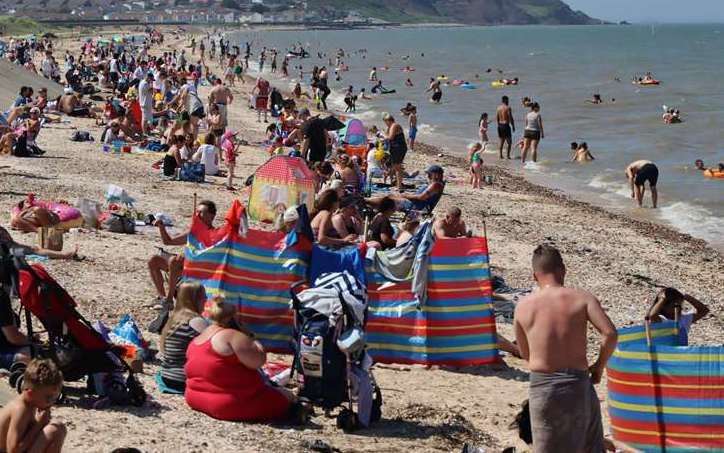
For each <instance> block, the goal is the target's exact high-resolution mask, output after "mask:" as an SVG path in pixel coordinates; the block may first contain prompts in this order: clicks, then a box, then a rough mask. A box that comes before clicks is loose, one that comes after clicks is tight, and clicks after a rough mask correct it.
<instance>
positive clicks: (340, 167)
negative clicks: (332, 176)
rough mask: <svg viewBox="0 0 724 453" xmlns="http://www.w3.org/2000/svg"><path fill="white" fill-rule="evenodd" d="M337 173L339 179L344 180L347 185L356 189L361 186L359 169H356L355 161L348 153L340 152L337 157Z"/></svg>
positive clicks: (343, 182)
mask: <svg viewBox="0 0 724 453" xmlns="http://www.w3.org/2000/svg"><path fill="white" fill-rule="evenodd" d="M337 173H338V174H339V179H341V180H342V184H344V186H345V187H352V188H354V189H355V190H356V189H359V187H360V179H359V175H358V174H357V171H356V170H355V166H354V163H352V160H351V159H350V158H349V156H348V155H346V154H340V155H339V157H337Z"/></svg>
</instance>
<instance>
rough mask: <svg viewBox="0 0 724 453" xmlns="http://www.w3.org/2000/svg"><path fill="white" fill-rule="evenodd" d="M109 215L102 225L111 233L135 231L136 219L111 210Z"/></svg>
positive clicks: (130, 232)
mask: <svg viewBox="0 0 724 453" xmlns="http://www.w3.org/2000/svg"><path fill="white" fill-rule="evenodd" d="M110 214H111V215H110V216H108V218H107V219H106V220H105V221H104V222H103V227H105V229H107V230H108V231H110V232H112V233H123V234H134V233H135V232H136V221H135V220H133V219H132V218H131V217H128V216H126V215H123V214H116V213H115V212H111V213H110Z"/></svg>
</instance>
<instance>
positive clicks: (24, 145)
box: [13, 132, 30, 157]
mask: <svg viewBox="0 0 724 453" xmlns="http://www.w3.org/2000/svg"><path fill="white" fill-rule="evenodd" d="M13 156H15V157H30V149H28V133H27V132H23V133H22V134H21V135H20V136H19V137H18V139H17V140H16V141H15V145H14V146H13Z"/></svg>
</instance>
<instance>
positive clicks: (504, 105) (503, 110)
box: [495, 96, 515, 159]
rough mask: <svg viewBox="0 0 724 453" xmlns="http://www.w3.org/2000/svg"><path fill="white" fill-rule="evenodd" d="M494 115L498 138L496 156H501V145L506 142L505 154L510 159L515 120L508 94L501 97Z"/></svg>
mask: <svg viewBox="0 0 724 453" xmlns="http://www.w3.org/2000/svg"><path fill="white" fill-rule="evenodd" d="M495 117H496V119H497V121H498V138H499V139H500V145H499V146H500V148H499V150H498V157H499V158H501V159H502V158H503V147H504V146H505V145H506V143H507V146H508V148H507V154H506V156H507V158H508V159H510V148H511V147H512V146H513V132H515V120H514V119H513V110H512V109H511V108H510V100H509V99H508V96H503V97H502V99H501V104H500V105H499V106H498V110H497V111H496V113H495Z"/></svg>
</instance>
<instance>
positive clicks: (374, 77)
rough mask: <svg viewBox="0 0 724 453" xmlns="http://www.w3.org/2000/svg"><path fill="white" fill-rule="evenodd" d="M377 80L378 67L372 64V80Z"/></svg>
mask: <svg viewBox="0 0 724 453" xmlns="http://www.w3.org/2000/svg"><path fill="white" fill-rule="evenodd" d="M376 81H377V68H376V67H375V66H372V70H371V71H370V82H376Z"/></svg>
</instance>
